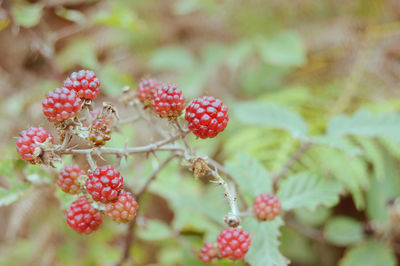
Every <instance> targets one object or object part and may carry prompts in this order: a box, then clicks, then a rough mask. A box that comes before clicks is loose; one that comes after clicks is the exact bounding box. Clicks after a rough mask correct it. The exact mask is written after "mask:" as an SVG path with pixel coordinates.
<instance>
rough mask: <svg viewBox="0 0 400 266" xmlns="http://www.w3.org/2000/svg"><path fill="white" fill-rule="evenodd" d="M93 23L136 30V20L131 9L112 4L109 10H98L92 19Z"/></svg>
mask: <svg viewBox="0 0 400 266" xmlns="http://www.w3.org/2000/svg"><path fill="white" fill-rule="evenodd" d="M93 21H94V23H96V24H99V25H105V26H112V27H117V28H120V29H124V30H128V31H133V32H136V31H138V22H137V18H136V16H135V14H134V13H133V11H132V9H130V8H126V6H124V5H118V4H114V5H113V6H112V8H111V10H110V11H100V12H98V13H97V14H96V16H95V17H94V19H93Z"/></svg>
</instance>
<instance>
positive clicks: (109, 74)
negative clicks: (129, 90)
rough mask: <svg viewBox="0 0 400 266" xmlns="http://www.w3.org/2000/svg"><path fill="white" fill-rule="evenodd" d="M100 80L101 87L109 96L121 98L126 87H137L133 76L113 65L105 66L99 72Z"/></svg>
mask: <svg viewBox="0 0 400 266" xmlns="http://www.w3.org/2000/svg"><path fill="white" fill-rule="evenodd" d="M99 78H100V80H101V86H102V88H103V89H104V91H105V93H106V94H107V95H108V96H113V97H117V96H120V95H121V94H122V89H123V88H124V87H125V86H130V87H134V86H135V81H134V80H133V78H132V76H131V75H129V74H127V73H124V72H122V71H121V70H119V69H118V68H117V67H116V66H114V65H112V64H107V65H104V66H103V68H102V69H101V71H100V72H99Z"/></svg>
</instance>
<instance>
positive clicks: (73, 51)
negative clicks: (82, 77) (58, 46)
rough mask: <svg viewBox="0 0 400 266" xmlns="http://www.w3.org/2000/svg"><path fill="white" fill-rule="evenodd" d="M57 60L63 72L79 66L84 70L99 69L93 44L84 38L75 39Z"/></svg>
mask: <svg viewBox="0 0 400 266" xmlns="http://www.w3.org/2000/svg"><path fill="white" fill-rule="evenodd" d="M56 59H57V63H58V65H59V66H60V67H61V68H62V69H63V70H69V69H72V68H74V67H76V66H77V65H80V66H82V67H83V68H88V69H97V66H98V65H99V62H98V60H97V55H96V48H95V46H94V44H93V42H92V41H91V40H89V39H84V38H78V39H74V40H73V41H72V42H71V43H69V44H68V45H67V46H66V47H65V48H64V49H63V50H61V51H60V52H59V53H58V54H57V57H56ZM102 82H103V80H102Z"/></svg>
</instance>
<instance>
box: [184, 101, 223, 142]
mask: <svg viewBox="0 0 400 266" xmlns="http://www.w3.org/2000/svg"><path fill="white" fill-rule="evenodd" d="M185 119H186V121H188V128H189V129H190V131H192V132H193V134H195V135H196V136H198V137H200V138H202V139H205V138H214V137H215V136H217V135H218V133H219V132H221V131H224V129H225V128H226V125H227V124H228V121H229V116H228V107H226V106H225V105H224V104H223V103H222V101H221V100H219V99H216V98H214V97H212V96H204V97H202V98H197V99H195V100H193V101H192V103H191V104H190V105H189V106H188V107H187V108H186V115H185Z"/></svg>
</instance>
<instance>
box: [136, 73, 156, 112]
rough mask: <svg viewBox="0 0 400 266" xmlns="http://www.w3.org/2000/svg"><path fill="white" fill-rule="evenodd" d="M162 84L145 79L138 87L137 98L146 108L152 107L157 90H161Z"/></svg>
mask: <svg viewBox="0 0 400 266" xmlns="http://www.w3.org/2000/svg"><path fill="white" fill-rule="evenodd" d="M161 86H162V84H161V82H159V81H158V80H155V79H145V80H143V81H141V82H140V83H139V85H138V89H137V92H136V93H137V94H136V97H137V98H138V99H139V100H140V102H141V103H143V105H144V106H145V107H148V106H151V100H153V96H154V93H155V92H156V90H157V89H159V88H161Z"/></svg>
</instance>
